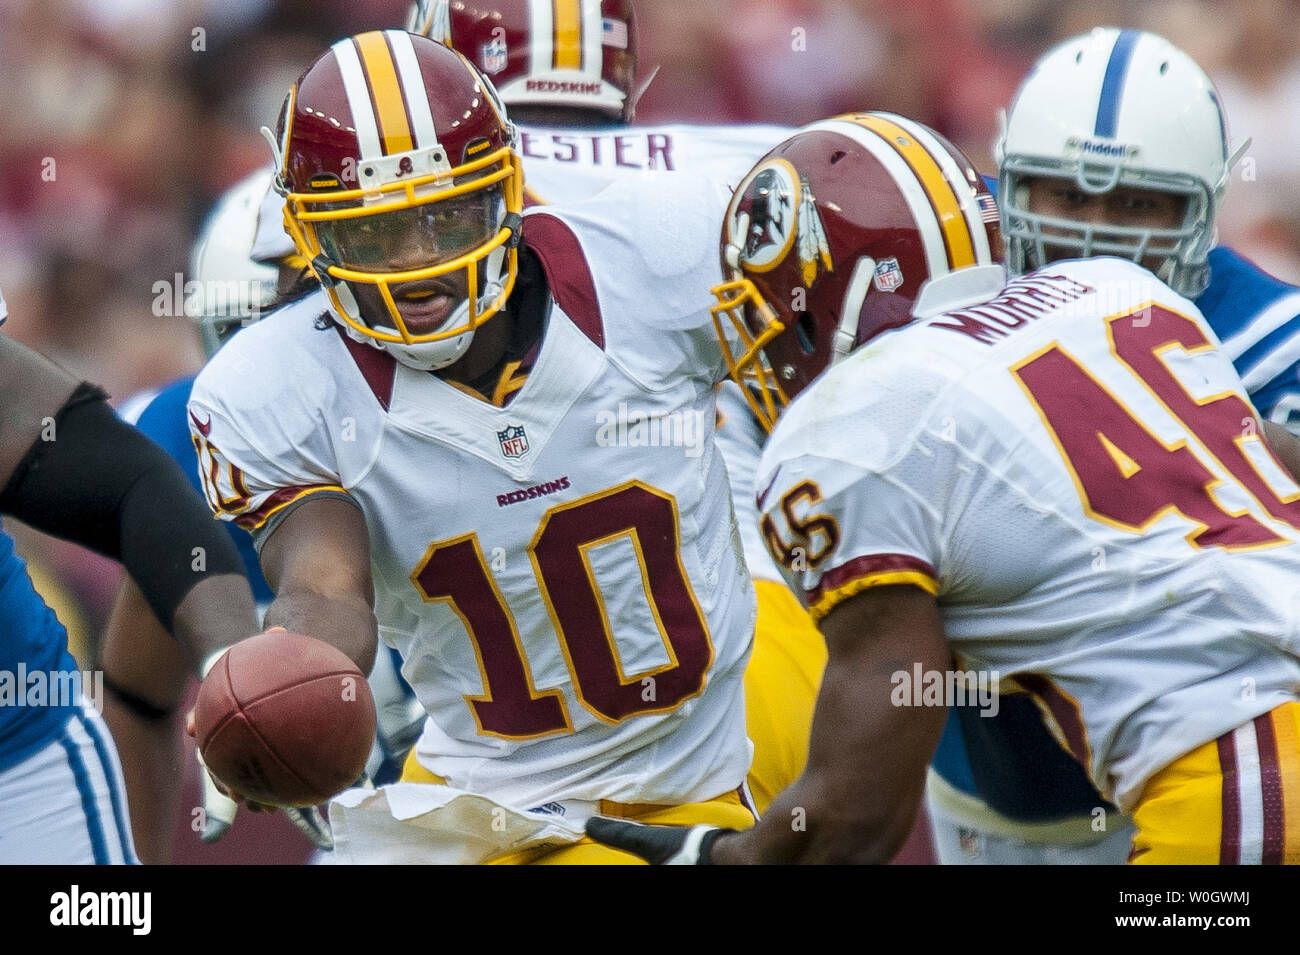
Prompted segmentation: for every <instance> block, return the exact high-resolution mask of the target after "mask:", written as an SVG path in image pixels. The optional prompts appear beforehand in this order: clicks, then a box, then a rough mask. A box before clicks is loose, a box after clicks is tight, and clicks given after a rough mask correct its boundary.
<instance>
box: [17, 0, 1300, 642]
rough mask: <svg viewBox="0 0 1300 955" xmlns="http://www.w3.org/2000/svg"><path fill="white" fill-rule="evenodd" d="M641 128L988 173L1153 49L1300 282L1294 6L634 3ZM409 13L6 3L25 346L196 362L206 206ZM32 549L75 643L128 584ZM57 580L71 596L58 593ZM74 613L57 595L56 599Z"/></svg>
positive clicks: (817, 0)
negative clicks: (1066, 53) (167, 304)
mask: <svg viewBox="0 0 1300 955" xmlns="http://www.w3.org/2000/svg"><path fill="white" fill-rule="evenodd" d="M636 3H637V10H638V14H639V16H640V30H639V39H640V50H641V72H642V75H643V76H644V75H646V74H647V73H648V72H649V71H650V70H651V69H652V68H653V67H655V66H656V65H658V66H659V67H660V70H659V74H658V76H657V77H656V79H655V80H654V82H653V84H652V85H651V86H650V87H649V90H648V92H647V93H646V95H645V96H644V98H643V99H642V101H641V103H640V106H639V109H638V119H639V120H640V121H644V122H663V121H671V120H681V121H690V122H701V123H727V122H737V123H743V122H752V121H764V122H780V123H789V124H801V123H805V122H810V121H813V120H816V119H820V118H823V117H825V116H828V115H831V114H834V113H837V112H843V111H846V110H851V109H888V110H894V111H897V112H900V113H903V114H905V115H908V116H911V117H913V118H916V119H919V120H921V121H923V122H926V123H928V124H930V125H932V126H934V127H936V128H938V129H939V130H940V131H942V132H944V133H946V134H947V135H948V136H949V137H950V138H952V139H953V140H954V141H955V142H957V143H958V144H959V145H960V146H962V147H963V148H964V149H965V150H967V152H968V153H969V154H970V155H971V157H972V158H973V159H974V160H975V162H976V165H977V166H978V167H980V169H981V170H982V171H984V172H993V171H995V170H994V166H993V160H992V156H991V148H990V147H991V144H992V142H993V140H994V138H995V137H996V134H997V129H998V118H997V117H998V112H999V110H1001V109H1003V108H1004V107H1005V106H1006V105H1007V104H1008V103H1009V101H1010V99H1011V97H1012V94H1013V93H1014V91H1015V88H1016V85H1017V84H1018V82H1019V80H1020V78H1021V77H1022V76H1023V74H1024V73H1025V71H1026V70H1027V68H1028V67H1029V65H1030V64H1031V63H1032V62H1033V60H1034V59H1036V58H1037V57H1038V56H1039V55H1040V54H1041V53H1043V52H1044V51H1045V50H1046V49H1047V48H1048V47H1049V46H1051V45H1052V44H1053V43H1054V42H1055V41H1057V40H1059V39H1062V38H1065V37H1067V36H1070V35H1073V34H1076V33H1079V32H1082V31H1084V30H1087V29H1089V28H1091V27H1093V26H1098V25H1114V26H1135V27H1142V28H1146V29H1150V30H1154V31H1156V32H1158V33H1161V34H1163V35H1164V36H1166V37H1168V38H1169V39H1170V40H1172V41H1173V42H1174V43H1176V44H1178V45H1179V46H1181V47H1182V48H1183V49H1185V50H1186V51H1187V52H1188V53H1190V54H1191V55H1192V56H1193V57H1194V58H1195V59H1196V60H1197V61H1198V62H1199V63H1200V64H1201V65H1202V66H1203V67H1204V68H1205V69H1206V70H1207V72H1209V74H1210V75H1211V76H1212V77H1213V78H1214V80H1215V82H1216V83H1217V85H1218V87H1219V90H1220V92H1221V95H1222V100H1223V102H1224V104H1225V108H1226V112H1227V115H1228V119H1229V129H1230V135H1231V137H1232V139H1233V142H1234V143H1235V142H1237V141H1240V140H1241V139H1243V138H1244V137H1246V136H1250V137H1252V138H1253V141H1254V142H1253V145H1252V147H1251V148H1250V150H1249V152H1248V153H1247V154H1246V162H1245V163H1244V164H1243V165H1242V166H1241V167H1239V169H1238V172H1237V174H1235V175H1234V181H1233V185H1232V187H1231V188H1230V190H1229V193H1228V201H1227V204H1226V211H1225V214H1224V215H1223V217H1222V220H1221V232H1220V236H1221V239H1222V240H1223V241H1226V242H1228V243H1230V244H1232V245H1234V246H1235V247H1237V248H1238V249H1240V250H1241V251H1243V252H1244V253H1246V254H1247V255H1249V256H1250V257H1252V258H1254V259H1255V260H1256V261H1258V262H1259V263H1260V264H1261V265H1263V266H1265V267H1266V268H1268V269H1270V270H1271V271H1273V272H1274V273H1275V274H1277V275H1279V276H1280V277H1282V278H1284V279H1286V280H1288V281H1291V282H1297V283H1300V148H1297V147H1298V146H1300V4H1296V3H1295V2H1293V0H1069V2H1067V0H964V2H961V0H918V2H914V3H911V4H908V5H904V4H901V3H899V2H897V0H889V2H886V0H636ZM407 6H408V4H407V0H4V3H3V5H0V77H3V87H2V88H0V124H2V127H0V128H3V130H4V135H3V136H0V289H3V291H4V294H5V297H6V298H7V299H8V301H9V306H10V313H11V316H12V317H11V320H10V322H9V324H8V326H7V329H8V331H9V333H10V334H12V335H14V336H15V337H16V338H19V339H21V340H23V341H25V342H28V343H29V344H32V345H34V346H36V347H38V348H40V349H41V350H42V351H44V352H46V353H47V354H49V355H50V356H51V357H53V358H55V359H56V360H58V361H59V362H61V363H62V364H64V365H65V366H67V367H68V368H69V369H71V370H72V371H74V372H75V373H77V374H79V375H82V376H84V377H86V378H88V379H90V380H92V381H96V382H98V383H100V384H102V385H104V386H105V387H106V388H107V389H108V390H109V392H110V393H112V394H113V395H114V396H115V397H117V398H119V399H120V398H123V397H125V396H127V395H129V394H131V393H132V392H134V391H136V390H138V389H141V388H145V387H148V386H153V385H159V384H162V383H165V382H167V381H169V380H171V379H173V378H175V377H178V376H180V375H183V374H186V373H189V372H191V371H193V370H194V369H196V368H197V367H198V366H199V364H200V363H201V361H202V353H201V350H200V348H199V345H198V340H197V335H196V333H195V330H194V328H193V327H192V326H191V324H190V323H189V322H188V321H187V320H186V319H185V318H183V317H178V316H168V315H162V316H159V315H157V314H155V312H156V311H158V310H159V308H157V307H156V306H157V301H156V300H157V298H158V296H157V294H156V292H155V291H154V286H155V283H157V282H159V281H164V282H167V283H168V284H169V286H170V284H171V283H173V282H174V281H175V278H174V277H175V276H176V275H177V274H178V273H183V272H184V271H185V268H186V264H187V259H188V250H189V246H190V243H191V240H192V238H193V236H194V235H195V233H196V231H197V229H198V227H199V225H200V223H201V221H202V218H203V216H204V214H205V212H206V211H207V209H208V207H209V205H210V204H211V202H212V201H213V200H214V199H215V198H216V197H217V196H218V195H219V194H220V193H221V192H222V191H223V189H225V188H226V187H227V186H229V185H231V184H233V183H234V182H235V181H236V180H238V179H239V178H240V177H241V176H243V175H244V174H245V173H247V172H249V171H251V170H252V169H254V168H255V167H256V166H258V165H260V164H262V163H264V162H266V161H267V159H268V158H269V151H268V149H267V146H266V144H265V142H264V141H263V140H262V138H261V137H260V136H259V135H258V128H259V127H260V126H261V125H263V124H273V123H274V120H275V116H276V112H277V109H278V107H279V105H280V102H281V100H282V99H283V97H284V94H285V92H286V90H287V89H288V87H289V85H290V84H291V83H292V81H293V80H294V78H295V77H296V76H297V75H298V74H299V73H300V72H301V71H302V70H303V68H304V67H305V66H306V65H307V64H308V63H309V62H310V61H311V60H312V59H313V58H314V57H315V56H316V55H317V54H318V53H320V52H321V51H322V50H323V49H324V48H325V47H326V46H327V45H328V44H329V43H330V42H332V41H333V40H335V39H337V38H339V37H341V36H345V35H347V34H350V33H354V32H359V31H361V30H366V29H375V28H380V27H390V26H400V25H401V24H402V22H403V20H404V18H405V15H406V12H407ZM22 536H23V544H24V546H25V547H26V548H27V549H28V552H29V553H33V552H34V553H35V555H36V556H37V560H36V565H37V570H38V574H39V576H40V577H41V579H42V582H43V585H44V586H45V587H46V588H47V590H48V591H49V592H50V593H51V594H52V595H53V596H54V599H55V602H56V603H57V604H58V606H59V610H60V614H61V616H63V618H64V620H65V623H68V624H69V625H70V626H71V628H72V629H73V631H74V635H76V636H77V637H78V639H84V638H85V636H86V635H90V636H92V637H93V634H94V633H95V632H97V630H98V628H99V626H100V625H101V623H102V617H103V614H104V612H105V610H106V607H107V605H108V601H109V599H110V597H111V595H112V592H113V590H114V587H115V585H116V580H117V571H116V569H115V565H112V564H110V563H108V562H106V561H103V562H101V561H98V560H97V559H91V558H87V557H86V556H85V555H84V554H83V553H81V552H79V551H74V549H71V548H66V547H63V546H60V545H57V544H52V543H50V542H48V541H43V540H40V541H38V540H35V539H34V538H31V537H29V536H27V535H22ZM60 581H61V582H62V583H61V584H60V583H59V582H60ZM60 587H62V589H63V590H64V591H65V592H64V593H63V594H62V595H61V596H60V595H59V593H58V591H59V589H60Z"/></svg>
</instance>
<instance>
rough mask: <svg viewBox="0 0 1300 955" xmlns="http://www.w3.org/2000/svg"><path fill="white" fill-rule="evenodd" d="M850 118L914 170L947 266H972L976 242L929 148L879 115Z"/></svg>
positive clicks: (860, 115) (958, 203) (861, 115)
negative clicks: (939, 232) (935, 219)
mask: <svg viewBox="0 0 1300 955" xmlns="http://www.w3.org/2000/svg"><path fill="white" fill-rule="evenodd" d="M852 121H853V122H855V123H858V124H860V125H862V126H865V127H866V128H867V129H869V130H871V131H872V132H873V133H876V134H877V135H878V136H880V138H881V139H883V140H885V142H887V143H889V145H890V146H892V147H893V148H894V150H895V151H896V152H897V153H898V154H899V155H900V156H902V157H903V159H904V160H905V161H906V162H907V164H908V165H909V166H910V167H911V168H912V171H913V172H915V173H916V178H917V180H918V181H919V182H920V183H921V188H923V189H924V190H925V194H926V196H928V197H929V199H930V204H931V205H932V206H933V207H934V212H935V215H936V216H937V217H938V219H939V226H940V228H941V229H942V230H943V241H944V245H945V246H946V247H947V251H948V265H949V266H950V267H951V268H954V269H960V268H963V267H965V266H968V265H974V264H975V243H974V241H973V240H972V239H971V234H970V226H969V225H968V224H967V223H966V216H965V215H964V214H963V213H962V209H961V203H960V202H959V201H958V199H957V196H956V194H955V193H954V192H953V189H952V186H951V185H950V184H949V182H948V180H947V178H946V177H945V176H944V174H943V169H941V168H940V167H939V164H938V163H937V162H935V160H934V157H933V156H931V155H930V153H929V151H928V150H926V148H925V147H924V146H922V145H921V144H920V143H918V142H917V141H916V140H915V139H914V138H912V134H911V133H909V132H908V131H907V130H906V129H904V128H903V127H902V126H899V125H898V124H897V123H895V122H891V121H890V120H887V119H884V118H882V117H880V116H868V115H865V114H857V115H855V116H853V117H852Z"/></svg>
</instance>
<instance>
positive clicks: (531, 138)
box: [515, 124, 794, 203]
mask: <svg viewBox="0 0 1300 955" xmlns="http://www.w3.org/2000/svg"><path fill="white" fill-rule="evenodd" d="M516 129H517V132H518V141H517V142H516V143H515V148H516V149H517V150H518V152H519V155H520V156H522V157H523V161H524V185H525V187H526V188H527V190H528V195H529V198H531V199H532V201H534V202H543V203H566V202H572V201H574V200H575V199H585V198H586V197H588V196H591V195H594V194H595V193H597V192H599V191H600V190H601V189H603V188H604V187H605V186H607V185H609V184H610V183H611V182H621V181H624V180H626V179H629V178H633V177H637V176H641V175H643V174H644V173H645V172H647V171H653V172H689V173H691V174H693V175H700V176H708V177H709V178H711V179H718V180H720V181H722V182H725V183H726V184H727V185H729V186H731V187H732V188H735V186H736V185H738V184H739V182H740V180H741V179H742V178H743V177H744V175H745V173H747V172H749V170H750V169H752V168H753V167H754V164H755V163H757V162H758V161H759V159H761V158H762V157H763V156H764V155H766V154H767V152H768V151H769V150H771V149H772V148H773V147H774V146H776V144H777V143H779V142H781V141H782V140H784V139H786V138H787V137H788V136H790V135H791V134H792V133H793V132H794V130H793V129H791V128H788V127H785V126H762V125H754V126H693V125H688V124H675V125H667V126H577V127H554V126H524V125H518V124H517V125H516Z"/></svg>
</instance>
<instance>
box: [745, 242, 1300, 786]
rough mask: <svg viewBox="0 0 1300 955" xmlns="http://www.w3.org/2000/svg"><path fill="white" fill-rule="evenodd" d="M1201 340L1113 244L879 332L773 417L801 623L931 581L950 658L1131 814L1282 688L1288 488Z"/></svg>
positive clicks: (1293, 595)
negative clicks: (859, 598) (997, 680)
mask: <svg viewBox="0 0 1300 955" xmlns="http://www.w3.org/2000/svg"><path fill="white" fill-rule="evenodd" d="M1217 344H1218V343H1217V341H1216V339H1215V338H1214V335H1213V332H1212V331H1210V328H1209V326H1208V325H1207V324H1206V323H1205V320H1204V319H1203V317H1202V316H1201V314H1200V312H1198V311H1197V310H1196V308H1195V306H1194V305H1193V304H1192V303H1191V302H1189V301H1187V300H1186V299H1184V298H1181V297H1180V296H1178V295H1177V294H1175V293H1174V292H1172V291H1171V290H1169V289H1168V288H1167V287H1165V286H1164V285H1162V284H1160V283H1159V282H1157V281H1156V280H1155V279H1154V278H1153V277H1152V276H1151V275H1150V274H1149V273H1147V272H1145V271H1144V270H1142V269H1140V268H1139V267H1138V266H1136V265H1133V264H1131V263H1128V262H1122V261H1120V260H1117V259H1107V258H1102V259H1093V260H1088V261H1078V262H1068V263H1058V264H1055V265H1052V266H1050V267H1048V268H1047V269H1045V270H1042V271H1040V272H1038V273H1035V274H1032V275H1029V276H1026V277H1024V278H1022V279H1018V280H1016V281H1013V282H1012V283H1010V285H1008V286H1007V289H1006V290H1005V291H1004V292H1003V293H1002V294H1001V295H1000V296H998V297H997V298H995V299H993V300H992V301H988V302H986V303H984V304H981V305H976V306H972V307H968V308H965V309H961V310H958V311H954V312H950V313H948V314H945V315H940V316H938V317H935V318H930V319H924V320H919V321H917V322H915V323H913V324H912V325H910V326H907V327H905V328H903V329H901V330H899V331H896V332H891V333H888V334H886V335H884V336H882V337H881V338H879V339H877V340H876V341H873V342H871V343H868V344H867V345H866V346H864V347H863V348H861V349H859V350H858V351H857V352H855V353H854V354H853V355H851V356H850V357H849V358H847V359H845V360H844V361H843V362H841V363H840V364H839V365H837V366H836V367H834V368H832V369H831V370H830V371H829V372H827V373H826V374H825V375H823V376H822V378H820V379H819V380H818V381H816V382H815V383H814V384H813V385H812V386H811V387H809V388H808V389H806V390H805V391H804V392H803V393H802V394H800V395H799V397H798V398H797V399H796V401H795V402H794V403H793V404H792V405H791V407H789V408H788V409H787V410H786V412H785V413H784V414H783V415H782V417H781V418H780V420H779V421H778V424H777V427H776V430H775V431H774V433H773V434H772V436H771V438H770V440H769V443H768V446H767V448H766V449H765V451H764V454H763V458H762V461H761V464H760V468H759V475H758V483H757V486H758V487H759V488H760V510H761V511H762V513H763V515H764V520H765V521H770V522H771V524H770V525H769V526H770V530H771V531H772V534H770V535H769V541H774V540H779V541H781V542H782V543H781V545H780V546H781V547H786V546H787V545H788V549H789V550H793V548H794V547H795V546H800V547H802V548H804V553H806V555H807V561H806V564H805V566H804V567H803V568H802V569H801V571H800V572H798V573H793V574H792V575H791V580H792V581H793V583H794V584H795V586H796V588H797V589H798V590H800V591H801V592H802V593H803V594H804V595H805V597H806V600H807V603H808V604H809V606H810V609H811V610H812V611H813V613H814V615H815V616H820V615H823V614H825V613H826V612H828V611H829V609H830V608H832V607H833V606H835V605H836V604H837V603H838V602H839V601H840V600H843V599H845V598H847V597H849V596H851V595H852V594H854V593H857V592H859V591H861V590H862V589H863V588H865V587H869V586H872V585H873V584H882V583H899V582H908V583H914V584H916V585H918V586H921V587H923V588H925V589H927V590H929V591H930V592H931V593H935V594H936V595H937V600H938V603H939V608H940V611H941V613H942V617H943V622H944V628H945V631H946V633H947V637H948V640H949V642H950V644H951V646H952V649H953V651H954V653H955V654H956V656H957V658H958V660H959V662H960V665H961V666H962V667H963V668H966V669H977V670H984V671H996V672H997V674H999V675H1000V677H1001V679H1002V680H1004V681H1006V680H1012V681H1014V685H1015V686H1019V687H1020V688H1023V689H1025V690H1027V691H1029V692H1031V693H1032V694H1034V696H1035V698H1036V699H1037V701H1038V702H1039V703H1040V707H1041V708H1042V709H1043V710H1044V712H1045V714H1048V715H1050V719H1049V721H1048V722H1049V724H1051V725H1053V729H1054V731H1056V732H1057V734H1058V738H1060V739H1061V741H1062V742H1063V743H1064V744H1065V745H1067V746H1068V747H1069V748H1070V750H1071V751H1072V752H1073V753H1074V754H1075V755H1076V757H1078V758H1079V759H1080V761H1081V762H1082V763H1083V764H1084V765H1085V767H1087V768H1088V770H1089V771H1090V773H1091V775H1092V778H1093V781H1094V783H1095V784H1096V785H1097V787H1098V788H1099V789H1100V790H1101V792H1102V793H1104V794H1105V795H1106V796H1107V797H1108V798H1113V799H1115V800H1117V801H1118V804H1119V805H1120V807H1121V808H1122V809H1124V810H1126V811H1128V810H1131V809H1132V808H1133V805H1134V803H1135V801H1136V800H1137V798H1138V796H1139V795H1140V794H1141V791H1142V786H1143V784H1144V782H1145V781H1146V780H1147V778H1148V777H1150V776H1151V775H1152V774H1153V773H1154V772H1156V771H1157V770H1159V769H1161V768H1162V767H1164V766H1166V765H1168V764H1169V763H1170V762H1172V761H1173V760H1175V759H1176V758H1178V757H1179V756H1181V755H1183V754H1185V753H1187V752H1188V751H1190V750H1192V749H1194V748H1195V747H1197V746H1200V745H1202V744H1204V743H1206V742H1208V741H1210V740H1213V739H1215V738H1217V737H1218V736H1220V735H1222V734H1224V733H1226V732H1228V731H1230V730H1232V729H1233V728H1235V727H1237V726H1239V725H1241V724H1243V723H1245V722H1246V721H1248V720H1250V719H1253V718H1254V717H1256V716H1258V715H1260V714H1262V713H1265V712H1267V711H1268V710H1270V709H1272V708H1273V707H1275V706H1277V705H1279V704H1280V703H1282V702H1285V701H1287V700H1294V699H1296V698H1297V688H1298V687H1300V586H1297V582H1298V581H1300V546H1297V543H1298V542H1300V488H1298V487H1297V486H1296V484H1295V483H1294V482H1293V481H1292V480H1291V479H1290V478H1289V477H1288V476H1287V475H1286V473H1285V472H1284V471H1283V470H1282V468H1281V467H1280V466H1279V465H1278V464H1277V462H1276V460H1275V459H1274V458H1273V457H1272V455H1271V454H1270V453H1269V452H1268V450H1267V448H1266V447H1265V446H1264V444H1263V443H1262V441H1261V440H1260V438H1259V435H1258V434H1257V430H1258V426H1257V421H1256V415H1255V411H1254V408H1253V407H1251V405H1250V404H1249V403H1248V400H1247V399H1246V397H1245V392H1244V390H1243V388H1242V385H1241V382H1240V380H1239V379H1238V377H1237V375H1236V373H1235V372H1234V370H1233V367H1232V365H1231V363H1230V362H1229V361H1228V360H1227V358H1225V357H1224V356H1223V355H1222V354H1221V353H1220V352H1219V351H1218V349H1217ZM990 675H991V674H990ZM1007 686H1008V685H1007V684H1004V688H1007ZM891 688H892V687H891V686H890V685H886V686H882V687H881V689H880V692H883V693H888V692H890V691H891ZM918 692H919V688H918Z"/></svg>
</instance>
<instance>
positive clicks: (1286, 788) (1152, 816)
mask: <svg viewBox="0 0 1300 955" xmlns="http://www.w3.org/2000/svg"><path fill="white" fill-rule="evenodd" d="M1298 814H1300V703H1294V702H1292V703H1284V704H1282V705H1281V706H1278V707H1275V708H1274V709H1273V710H1272V711H1271V712H1269V713H1266V714H1264V715H1263V716H1260V717H1258V718H1256V719H1255V720H1252V721H1251V722H1249V723H1246V724H1244V725H1243V726H1241V727H1238V728H1237V729H1235V730H1232V731H1230V732H1227V733H1224V734H1223V735H1222V736H1220V737H1219V738H1218V739H1216V740H1211V741H1210V742H1208V743H1206V744H1205V745H1203V746H1198V747H1197V748H1196V749H1194V750H1192V751H1191V752H1190V753H1187V754H1186V755H1184V756H1181V757H1179V758H1178V759H1176V760H1174V761H1173V762H1172V763H1170V764H1169V765H1168V766H1166V767H1165V768H1164V769H1162V770H1160V771H1159V772H1158V773H1156V774H1155V775H1154V776H1152V777H1151V779H1150V780H1148V782H1147V784H1146V787H1145V788H1144V789H1143V790H1142V795H1141V796H1140V797H1139V799H1138V802H1137V806H1136V808H1135V809H1134V811H1133V822H1134V824H1135V825H1136V826H1137V829H1138V834H1137V836H1136V838H1135V839H1134V843H1133V855H1132V856H1131V857H1130V861H1131V862H1133V863H1135V864H1137V865H1219V864H1236V863H1241V862H1245V863H1259V862H1265V863H1270V862H1271V863H1277V862H1284V863H1287V864H1290V865H1300V815H1298Z"/></svg>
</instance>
